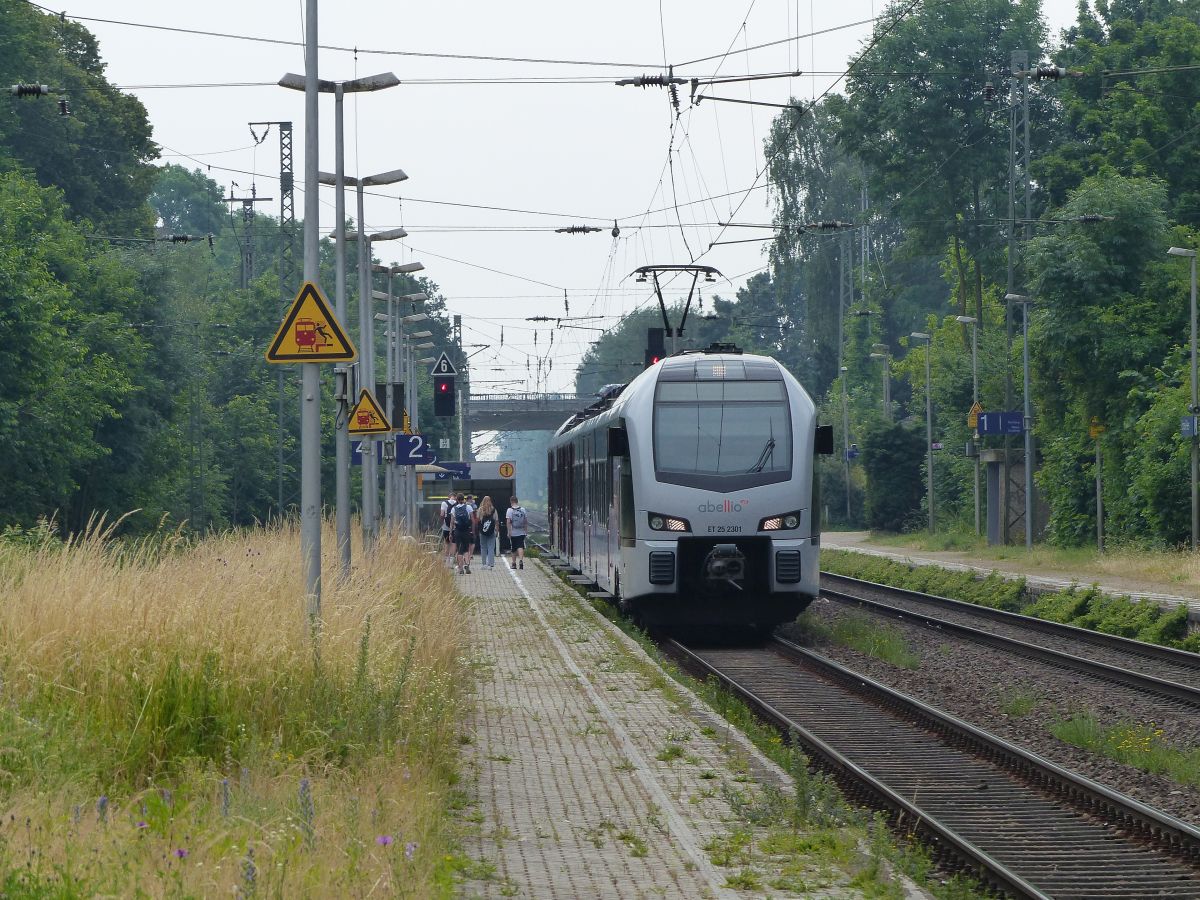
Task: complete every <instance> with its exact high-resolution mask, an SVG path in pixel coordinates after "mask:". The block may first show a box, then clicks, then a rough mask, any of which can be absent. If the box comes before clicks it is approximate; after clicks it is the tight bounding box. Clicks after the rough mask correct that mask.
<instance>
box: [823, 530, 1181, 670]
mask: <svg viewBox="0 0 1200 900" xmlns="http://www.w3.org/2000/svg"><path fill="white" fill-rule="evenodd" d="M821 567H822V568H823V569H824V570H826V571H829V572H831V573H833V574H835V575H845V576H847V577H849V578H859V579H862V580H863V581H873V582H875V583H877V584H883V585H887V586H889V587H898V588H905V589H906V590H910V591H920V592H921V593H925V594H936V595H937V596H940V597H949V598H950V599H953V600H962V601H964V602H966V603H974V604H977V605H980V606H990V607H994V608H997V609H1004V610H1008V611H1009V612H1019V613H1022V614H1023V615H1027V616H1035V617H1037V618H1039V619H1047V620H1049V621H1052V622H1061V623H1064V624H1067V625H1075V626H1078V627H1080V628H1087V629H1090V630H1092V631H1100V632H1103V633H1105V634H1115V635H1119V636H1121V637H1127V638H1133V639H1134V640H1139V641H1145V642H1146V643H1150V644H1160V645H1162V646H1164V647H1175V648H1178V649H1180V650H1189V651H1191V652H1193V653H1196V652H1200V633H1196V634H1188V608H1187V607H1186V606H1183V605H1180V606H1178V607H1176V608H1175V609H1171V610H1168V609H1163V608H1162V607H1160V606H1158V605H1157V604H1155V603H1151V602H1145V601H1137V600H1133V599H1132V598H1130V597H1129V596H1128V595H1113V594H1106V593H1104V592H1102V591H1100V590H1099V589H1098V588H1097V587H1095V586H1092V587H1071V588H1067V589H1065V590H1061V591H1039V590H1035V589H1033V588H1031V587H1030V586H1029V585H1028V584H1027V583H1026V581H1025V579H1024V578H1006V577H1004V576H1002V575H1000V574H999V573H998V572H994V571H993V572H992V573H990V574H989V575H985V576H982V577H980V576H977V575H975V574H973V573H971V572H960V571H952V570H950V569H943V568H941V567H940V566H932V565H923V566H911V565H906V564H904V563H898V562H895V561H893V560H890V559H885V558H883V557H880V556H875V555H872V554H866V553H855V552H854V551H852V550H824V551H822V553H821Z"/></svg>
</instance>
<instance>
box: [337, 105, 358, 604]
mask: <svg viewBox="0 0 1200 900" xmlns="http://www.w3.org/2000/svg"><path fill="white" fill-rule="evenodd" d="M343 96H344V91H343V90H342V84H341V82H338V84H337V87H336V88H335V90H334V95H333V114H334V155H335V172H334V177H335V178H336V184H335V187H334V210H335V212H334V215H335V216H336V217H337V222H336V224H335V225H334V243H335V247H336V250H337V253H336V270H335V271H336V273H337V285H336V286H335V287H334V295H333V297H334V308H335V310H336V311H337V317H338V321H339V322H340V323H341V324H342V327H343V328H345V327H346V326H347V325H348V323H349V322H350V311H349V310H348V309H347V308H346V145H345V141H344V135H345V128H344V118H343V112H344V104H343V102H342V100H343ZM337 371H338V372H340V373H341V381H342V383H343V384H344V385H345V386H346V387H345V390H346V393H347V397H346V399H345V400H343V401H341V403H342V408H341V409H339V410H338V414H337V419H336V425H335V427H336V429H337V431H336V434H335V445H334V449H335V452H336V454H337V456H336V465H335V483H334V502H335V507H336V509H335V516H336V523H337V545H338V575H339V577H341V578H342V579H343V580H344V579H347V578H349V577H350V431H349V427H350V410H351V408H352V407H353V405H354V399H353V398H352V397H350V396H349V394H350V367H349V366H347V365H345V364H343V363H338V366H337Z"/></svg>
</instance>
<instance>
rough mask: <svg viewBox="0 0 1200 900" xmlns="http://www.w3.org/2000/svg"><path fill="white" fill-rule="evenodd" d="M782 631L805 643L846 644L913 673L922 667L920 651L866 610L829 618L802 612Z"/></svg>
mask: <svg viewBox="0 0 1200 900" xmlns="http://www.w3.org/2000/svg"><path fill="white" fill-rule="evenodd" d="M783 633H784V634H787V635H789V636H790V635H793V634H794V635H797V636H799V637H801V638H802V639H803V640H804V641H805V642H815V643H826V644H837V645H839V646H841V647H849V648H850V649H851V650H857V651H858V652H859V653H865V654H866V655H867V656H873V657H875V658H876V659H881V660H883V661H884V662H886V663H890V664H891V665H893V666H896V667H897V668H900V669H910V670H912V671H914V672H915V671H916V670H917V669H919V668H920V667H921V656H920V654H919V653H917V652H916V651H915V650H913V649H912V647H910V646H909V644H908V641H906V640H905V639H904V634H903V633H902V632H901V631H900V629H899V628H897V627H896V626H895V625H892V624H890V623H888V622H881V621H879V620H878V619H877V618H873V617H872V616H870V615H868V614H866V613H858V612H849V613H844V614H843V613H838V614H837V615H836V616H835V617H834V619H833V620H832V621H829V620H827V619H823V618H821V617H819V616H816V615H814V614H813V613H812V612H803V613H801V614H800V615H799V617H798V618H797V619H796V621H795V622H793V623H791V624H789V625H786V626H784V628H783Z"/></svg>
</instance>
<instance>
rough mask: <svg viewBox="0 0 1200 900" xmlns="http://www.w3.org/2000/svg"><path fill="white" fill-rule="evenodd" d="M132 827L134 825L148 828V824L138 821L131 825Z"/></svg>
mask: <svg viewBox="0 0 1200 900" xmlns="http://www.w3.org/2000/svg"><path fill="white" fill-rule="evenodd" d="M133 827H134V828H149V827H150V826H149V825H147V824H146V823H145V822H138V823H137V824H136V825H135V826H133Z"/></svg>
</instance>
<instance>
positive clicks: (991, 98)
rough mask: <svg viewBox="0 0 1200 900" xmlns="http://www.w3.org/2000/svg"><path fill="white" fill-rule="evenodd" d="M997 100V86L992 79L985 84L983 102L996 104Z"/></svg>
mask: <svg viewBox="0 0 1200 900" xmlns="http://www.w3.org/2000/svg"><path fill="white" fill-rule="evenodd" d="M995 100H996V86H995V85H994V84H992V81H991V79H990V78H989V79H988V80H987V81H985V82H984V83H983V102H984V103H994V102H995Z"/></svg>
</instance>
